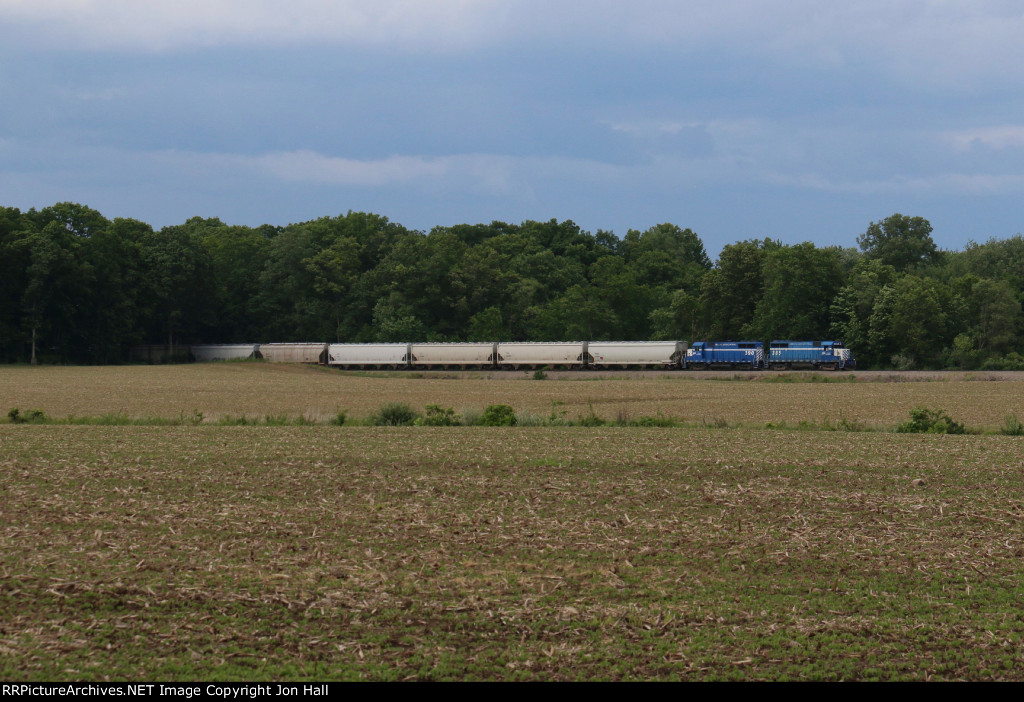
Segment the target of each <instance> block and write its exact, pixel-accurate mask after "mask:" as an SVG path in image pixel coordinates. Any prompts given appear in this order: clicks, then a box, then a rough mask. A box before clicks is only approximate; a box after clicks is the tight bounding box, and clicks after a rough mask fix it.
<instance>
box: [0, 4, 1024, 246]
mask: <svg viewBox="0 0 1024 702" xmlns="http://www.w3.org/2000/svg"><path fill="white" fill-rule="evenodd" d="M1022 36H1024V5H1022V4H1021V3H1020V2H1017V1H1016V0H1014V1H1002V0H991V1H989V0H974V1H973V2H970V3H967V2H962V1H959V0H957V1H946V0H859V1H858V2H856V3H832V2H824V0H822V1H820V2H819V1H813V2H812V1H810V0H772V1H759V0H716V1H708V2H705V1H704V0H700V1H693V2H688V1H686V0H631V1H630V2H628V3H627V2H622V1H621V0H616V1H611V0H590V1H588V2H582V1H576V2H573V1H567V0H372V1H362V0H288V1H287V2H284V1H283V0H174V1H173V2H168V1H165V0H147V1H146V2H140V1H139V0H0V206H8V207H18V208H20V209H22V210H25V209H28V208H30V207H35V208H41V207H45V206H48V205H52V204H54V203H56V202H64V201H71V202H79V203H82V204H85V205H88V206H90V207H93V208H95V209H97V210H99V211H100V212H102V213H103V214H104V215H106V216H107V217H109V218H114V217H132V218H135V219H140V220H143V221H145V222H148V223H149V224H151V225H153V226H154V227H157V228H159V227H162V226H166V225H171V224H180V223H182V222H184V221H185V220H186V219H188V218H190V217H193V216H200V217H219V218H220V219H222V220H223V221H225V222H226V223H229V224H246V225H252V226H256V225H259V224H263V223H269V224H274V225H286V224H288V223H291V222H300V221H306V220H310V219H316V218H319V217H325V216H336V215H339V214H344V213H345V212H347V211H349V210H353V211H365V212H374V213H377V214H381V215H384V216H386V217H388V218H389V219H390V220H391V221H393V222H398V223H400V224H402V225H404V226H406V227H409V228H411V229H419V230H423V231H429V230H430V229H431V228H433V227H435V226H446V225H453V224H460V223H477V222H491V221H494V220H500V221H505V222H514V223H518V222H522V221H524V220H542V221H546V220H550V219H557V220H560V221H562V220H572V221H574V222H575V223H576V224H578V225H579V226H580V227H581V228H583V229H585V230H587V231H590V232H596V231H597V230H599V229H602V230H606V231H613V232H614V233H615V234H617V235H619V236H622V235H624V234H625V233H626V232H627V231H628V230H629V229H637V230H641V231H643V230H645V229H647V228H648V227H651V226H654V225H656V224H659V223H662V222H671V223H673V224H677V225H679V226H681V227H689V228H691V229H693V230H694V231H695V232H696V233H697V234H698V235H699V236H700V237H701V239H702V240H703V241H704V245H705V247H706V249H707V250H708V252H709V254H710V255H711V256H712V257H714V256H716V255H717V253H718V252H719V251H720V249H721V247H722V246H724V245H726V244H729V243H733V242H736V241H740V240H744V239H750V238H764V237H770V238H773V239H779V240H781V241H783V242H785V243H799V242H802V241H812V242H814V243H815V244H818V245H820V246H829V245H839V246H847V247H853V246H856V245H857V242H856V240H857V236H858V235H859V234H862V233H863V232H864V230H865V229H866V228H867V226H868V224H869V223H870V222H873V221H879V220H881V219H884V218H885V217H888V216H889V215H891V214H894V213H897V212H899V213H901V214H905V215H910V216H921V217H924V218H925V219H928V220H929V221H930V222H931V223H932V226H933V227H934V231H933V237H934V239H935V240H936V242H937V243H938V244H939V246H940V247H943V248H947V249H961V248H963V246H964V245H965V244H966V243H967V242H968V241H969V240H975V241H978V242H982V241H985V240H987V239H989V238H990V237H997V238H1006V237H1009V236H1013V235H1014V234H1017V233H1020V232H1022V231H1024V224H1022V215H1024V211H1022V201H1024V198H1022V197H1021V195H1022V191H1024V41H1021V37H1022Z"/></svg>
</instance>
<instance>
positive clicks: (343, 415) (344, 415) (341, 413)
mask: <svg viewBox="0 0 1024 702" xmlns="http://www.w3.org/2000/svg"><path fill="white" fill-rule="evenodd" d="M346 419H348V412H346V411H345V410H338V413H337V414H336V415H334V416H333V417H331V419H330V421H329V422H328V424H330V425H331V426H334V427H340V426H344V425H345V420H346Z"/></svg>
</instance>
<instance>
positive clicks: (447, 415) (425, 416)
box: [7, 402, 1024, 436]
mask: <svg viewBox="0 0 1024 702" xmlns="http://www.w3.org/2000/svg"><path fill="white" fill-rule="evenodd" d="M561 404H562V403H559V402H553V403H552V407H551V411H550V412H549V413H548V414H546V415H542V414H537V413H531V412H516V411H515V410H514V409H513V408H512V407H511V406H510V405H505V404H498V405H488V406H487V407H486V408H485V409H484V410H483V411H482V412H480V411H475V410H472V409H466V410H463V412H462V413H461V414H456V412H455V410H454V409H452V408H451V407H442V406H441V405H437V404H428V405H427V406H426V407H424V410H423V411H422V412H420V411H418V410H416V409H414V408H413V407H412V406H410V405H408V404H406V403H404V402H388V403H385V404H384V405H381V407H380V408H379V409H378V410H377V411H376V412H373V413H371V414H369V415H367V416H365V417H362V418H358V417H351V416H349V413H348V411H347V410H338V411H337V412H335V413H334V414H333V415H330V416H327V417H326V418H322V419H316V418H311V417H308V416H306V415H304V414H300V415H298V416H295V417H289V416H287V415H284V414H276V415H270V414H268V415H264V416H262V417H250V416H246V415H244V414H243V415H230V414H228V415H223V416H221V417H219V418H217V419H211V420H209V421H207V419H206V417H205V415H204V414H203V413H202V412H200V411H198V410H193V411H192V412H191V413H188V414H186V413H184V412H183V413H181V414H180V415H179V416H178V417H177V418H164V417H130V416H128V415H126V414H122V413H117V414H104V415H98V416H74V415H72V416H69V417H63V418H56V417H50V416H49V415H48V414H47V413H46V412H44V411H43V410H40V409H33V410H29V411H27V412H23V411H22V410H21V409H19V408H17V407H12V408H11V409H10V410H9V411H8V412H7V422H8V423H10V424H53V425H69V426H73V425H85V426H88V425H93V426H179V425H191V426H198V425H200V424H204V423H206V424H216V425H217V426H317V425H330V426H349V427H354V426H393V427H401V426H410V427H411V426H418V427H456V426H481V427H511V426H524V427H531V426H532V427H540V426H547V427H552V426H558V427H603V426H610V427H676V428H687V427H689V428H694V427H705V428H706V427H714V428H717V429H728V428H734V429H768V430H773V429H774V430H791V431H852V432H859V431H895V432H897V433H900V434H981V433H988V434H993V433H999V434H1005V435H1009V436H1020V435H1022V434H1024V425H1022V424H1021V422H1020V420H1019V419H1018V418H1017V416H1016V415H1015V414H1013V413H1008V414H1006V416H1005V418H1004V420H1003V423H1002V426H1000V427H999V428H998V429H992V428H987V429H981V428H974V429H972V428H969V427H966V426H965V425H964V424H961V423H960V422H957V421H955V420H954V419H953V418H952V417H950V416H949V415H948V414H946V412H944V411H943V410H941V409H929V408H927V407H915V408H913V409H911V410H910V420H908V421H906V422H903V423H901V424H899V425H897V426H895V427H877V426H874V427H873V426H871V425H868V424H865V423H864V422H860V421H856V420H853V421H851V420H848V419H846V418H844V417H840V418H839V419H838V420H836V421H833V420H830V419H824V420H822V421H820V422H812V421H807V420H801V421H799V422H795V423H788V422H786V421H779V422H766V423H764V424H763V425H758V424H755V425H749V424H743V423H740V422H736V423H731V422H730V421H729V420H727V419H725V418H722V417H715V418H713V419H712V420H711V421H708V420H707V419H704V420H702V421H700V422H687V421H684V420H682V419H679V418H676V417H665V416H662V415H660V414H659V415H658V416H653V417H652V416H649V415H643V416H639V417H631V416H630V415H629V413H628V412H625V411H622V410H619V412H618V413H617V414H616V416H615V418H614V419H604V418H602V417H599V416H598V415H597V414H596V412H595V410H594V406H593V403H591V404H590V405H589V407H588V411H587V412H586V413H584V414H579V415H577V416H576V417H575V418H570V417H569V416H568V410H566V409H563V408H562V407H561Z"/></svg>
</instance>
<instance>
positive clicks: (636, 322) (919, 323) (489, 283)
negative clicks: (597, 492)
mask: <svg viewBox="0 0 1024 702" xmlns="http://www.w3.org/2000/svg"><path fill="white" fill-rule="evenodd" d="M931 232H932V228H931V225H930V224H929V223H928V221H927V220H925V219H923V218H921V217H909V216H905V215H902V214H894V215H892V216H890V217H888V218H886V219H884V220H881V221H879V222H872V223H870V224H869V225H868V227H867V229H866V230H865V232H864V233H863V234H862V235H861V236H859V237H858V238H857V245H858V246H857V247H856V248H854V247H849V248H844V247H838V246H828V247H818V246H815V245H814V244H812V243H809V242H808V243H802V244H795V245H785V244H782V243H780V242H779V241H776V240H772V239H760V240H759V239H751V240H747V241H740V242H737V243H734V244H729V245H727V246H725V247H724V248H723V250H722V252H721V254H720V255H719V257H718V260H717V261H714V262H712V261H711V260H710V259H709V257H708V255H707V253H706V251H705V249H704V245H703V243H702V242H701V240H700V238H699V237H698V236H697V235H696V234H695V233H694V232H693V231H691V230H690V229H683V228H681V227H678V226H676V225H674V224H659V225H657V226H654V227H651V228H650V229H647V230H646V231H637V230H630V231H628V232H627V233H626V234H625V236H623V237H621V238H619V237H617V236H616V235H614V234H613V233H611V232H607V231H602V230H598V231H597V232H596V233H590V232H587V231H583V230H581V229H580V228H579V227H578V226H577V225H576V224H574V223H573V222H572V221H563V222H559V221H556V220H551V221H548V222H534V221H526V222H522V223H521V224H507V223H504V222H492V223H490V224H460V225H455V226H451V227H435V228H434V229H432V230H431V231H430V232H426V233H425V232H421V231H415V230H410V229H406V228H405V227H403V226H402V225H400V224H397V223H395V222H391V221H389V220H388V218H387V217H384V216H381V215H377V214H369V213H363V212H348V213H347V214H344V215H340V216H337V217H323V218H320V219H316V220H311V221H307V222H301V223H297V224H290V225H288V226H286V227H278V226H271V225H263V226H259V227H247V226H237V225H228V224H225V223H224V222H222V221H220V220H219V219H216V218H213V219H203V218H199V217H195V218H192V219H189V220H188V221H186V222H185V223H184V224H180V225H174V226H168V227H164V228H162V229H160V230H154V229H153V228H152V227H151V226H150V225H148V224H146V223H145V222H141V221H138V220H135V219H126V218H115V219H113V220H108V219H107V218H105V217H104V216H103V215H101V214H100V213H99V212H97V211H96V210H93V209H91V208H89V207H87V206H85V205H81V204H76V203H67V202H64V203H58V204H55V205H53V206H51V207H45V208H43V209H40V210H36V209H30V210H28V211H26V212H22V211H20V210H18V209H17V208H10V207H7V208H0V361H4V362H47V363H119V362H123V361H125V360H126V359H127V358H128V350H129V349H130V348H131V347H133V346H135V345H140V344H168V345H181V344H193V343H246V342H251V343H260V342H264V343H265V342H270V341H343V342H371V341H376V342H389V341H559V340H579V339H586V340H637V339H684V340H688V341H691V342H692V341H696V340H716V339H718V340H724V339H732V340H736V339H742V338H746V339H760V340H770V339H776V338H786V339H840V340H842V341H844V342H845V343H846V344H847V346H849V347H850V348H852V349H853V350H854V353H855V355H856V356H857V358H858V361H859V362H860V364H861V367H865V366H868V367H895V368H902V369H909V368H968V369H974V368H985V369H1024V357H1022V356H1021V354H1020V349H1021V342H1022V340H1024V339H1022V335H1024V317H1022V314H1021V303H1022V301H1024V239H1022V237H1021V235H1019V234H1018V235H1016V236H1014V237H1011V238H1009V239H1002V240H997V239H990V240H988V241H987V242H985V243H983V244H977V243H974V242H970V243H968V244H967V246H966V247H965V248H964V250H962V251H943V250H940V249H938V247H937V246H936V245H935V242H934V241H933V239H932V237H931Z"/></svg>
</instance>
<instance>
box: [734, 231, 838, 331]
mask: <svg viewBox="0 0 1024 702" xmlns="http://www.w3.org/2000/svg"><path fill="white" fill-rule="evenodd" d="M843 273H844V271H843V265H842V255H841V250H840V249H838V248H835V247H830V248H825V249H819V248H817V247H816V246H815V245H814V244H812V243H810V242H804V243H803V244H797V245H795V246H779V247H773V248H771V249H770V250H768V251H766V252H765V256H764V263H763V266H762V279H763V281H764V288H763V290H764V291H763V293H762V295H761V299H760V300H758V301H757V305H756V308H755V311H754V317H753V319H752V320H751V321H750V323H749V324H746V325H744V327H743V329H742V331H741V334H742V336H745V337H748V338H752V339H765V340H771V339H779V338H785V339H823V338H825V337H826V336H827V335H828V329H829V305H830V304H831V303H832V300H833V298H834V297H835V296H836V293H837V292H839V289H840V287H842V285H843V282H844V281H843Z"/></svg>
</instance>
